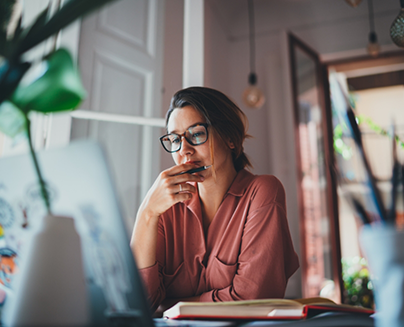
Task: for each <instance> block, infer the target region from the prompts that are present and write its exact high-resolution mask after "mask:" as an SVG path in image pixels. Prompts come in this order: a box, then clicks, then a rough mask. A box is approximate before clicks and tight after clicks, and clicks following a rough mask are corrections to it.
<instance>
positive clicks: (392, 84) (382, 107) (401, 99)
mask: <svg viewBox="0 0 404 327" xmlns="http://www.w3.org/2000/svg"><path fill="white" fill-rule="evenodd" d="M326 66H327V70H328V73H329V74H334V75H337V76H338V80H339V81H340V82H342V83H343V84H344V85H343V87H345V88H346V89H347V90H349V93H348V94H349V99H350V102H351V106H352V107H353V109H354V112H355V115H356V117H357V121H358V123H359V127H360V130H361V134H362V139H363V143H364V149H365V153H366V156H367V158H368V160H369V163H370V166H371V169H372V172H373V175H374V176H375V177H376V180H377V185H378V188H379V190H380V192H381V194H382V197H383V200H384V205H385V206H386V208H389V206H390V192H391V176H392V168H393V155H392V153H393V141H392V138H391V135H392V132H393V128H392V126H393V125H394V133H395V135H397V136H398V138H399V141H397V142H394V144H395V145H394V146H395V147H396V149H397V155H398V159H399V161H400V162H402V160H403V159H404V157H403V151H402V150H400V148H401V149H403V147H402V145H403V144H404V143H403V142H402V140H403V139H404V56H403V53H402V52H401V51H400V52H395V53H390V54H385V55H383V56H381V57H379V58H376V59H374V58H358V59H352V60H349V61H341V62H329V63H327V64H326ZM330 101H331V103H330V105H329V108H330V110H331V111H332V109H331V108H332V107H333V106H332V98H331V99H330ZM340 123H341V122H340V121H339V120H338V119H337V118H336V116H334V113H333V119H332V131H333V135H332V137H333V143H334V144H333V145H334V158H335V164H336V166H337V167H338V171H339V174H340V178H341V181H340V183H339V184H338V186H337V192H336V193H337V203H338V221H339V231H340V245H341V262H342V266H341V268H342V276H343V290H342V299H341V300H342V302H344V303H347V304H354V305H362V306H365V307H372V306H373V293H372V288H373V286H372V284H371V279H370V277H371V275H370V274H371V272H370V271H369V270H368V268H367V262H366V258H364V256H363V254H362V251H361V249H360V246H359V241H358V235H359V233H360V228H361V225H362V223H361V222H360V221H359V219H358V217H356V216H355V215H354V212H355V210H353V208H352V204H350V200H351V199H352V198H353V197H355V198H356V199H357V200H359V201H360V202H361V203H362V204H363V205H364V207H365V208H366V210H367V211H369V212H372V211H373V208H372V207H371V205H370V201H368V197H369V190H368V188H367V186H366V185H365V184H366V183H365V182H364V174H363V167H362V165H361V160H360V158H359V154H358V153H357V150H356V147H355V145H354V142H353V140H352V139H350V138H349V137H346V136H345V135H344V133H343V132H342V129H341V125H340ZM399 192H400V190H399ZM401 192H402V191H401ZM397 199H398V201H397V209H398V223H401V221H402V217H403V202H402V196H398V198H397Z"/></svg>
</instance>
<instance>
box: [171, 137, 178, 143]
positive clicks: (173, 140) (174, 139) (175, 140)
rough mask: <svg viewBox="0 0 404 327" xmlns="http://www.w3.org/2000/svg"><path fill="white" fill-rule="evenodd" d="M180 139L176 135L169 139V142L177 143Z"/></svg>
mask: <svg viewBox="0 0 404 327" xmlns="http://www.w3.org/2000/svg"><path fill="white" fill-rule="evenodd" d="M179 141H180V138H179V137H176V138H172V139H171V143H178V142H179Z"/></svg>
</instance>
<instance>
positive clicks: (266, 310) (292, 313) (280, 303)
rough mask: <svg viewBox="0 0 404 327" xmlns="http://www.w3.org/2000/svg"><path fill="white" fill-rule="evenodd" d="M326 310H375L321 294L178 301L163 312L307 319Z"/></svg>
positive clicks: (200, 316)
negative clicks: (301, 296)
mask: <svg viewBox="0 0 404 327" xmlns="http://www.w3.org/2000/svg"><path fill="white" fill-rule="evenodd" d="M324 312H349V313H357V314H366V315H370V314H372V313H374V311H373V310H370V309H365V308H362V307H357V306H352V305H344V304H336V303H335V302H333V301H331V300H329V299H326V298H321V297H315V298H307V299H298V300H287V299H264V300H248V301H232V302H178V303H177V304H176V305H174V306H173V307H171V308H170V309H168V310H166V311H165V312H164V316H165V317H168V318H173V319H187V318H189V319H248V320H261V319H305V318H310V317H313V316H315V315H317V314H320V313H324Z"/></svg>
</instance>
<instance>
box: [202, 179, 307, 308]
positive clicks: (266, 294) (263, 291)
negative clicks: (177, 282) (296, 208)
mask: <svg viewBox="0 0 404 327" xmlns="http://www.w3.org/2000/svg"><path fill="white" fill-rule="evenodd" d="M268 177H269V176H268ZM274 179H275V178H274ZM274 183H275V185H274ZM274 186H276V187H275V192H274ZM268 187H269V188H270V189H268ZM271 194H272V195H273V196H271ZM252 197H253V198H252V199H251V202H250V211H249V213H248V215H247V219H246V220H245V226H244V230H243V237H242V241H241V248H240V254H239V258H238V262H237V271H236V273H235V275H234V278H233V280H232V283H231V284H230V285H229V286H227V287H225V288H223V289H214V290H211V291H209V292H206V293H203V294H202V295H201V298H200V300H201V301H234V300H247V299H262V298H282V297H284V294H285V289H286V284H287V281H288V279H289V277H290V276H291V275H292V274H293V273H294V272H295V271H296V270H297V268H298V267H299V262H298V257H297V255H296V253H295V251H294V248H293V244H292V239H291V236H290V232H289V226H288V222H287V219H286V206H285V204H286V203H285V191H284V189H283V186H282V184H281V183H280V182H279V181H278V180H277V179H275V182H274V180H271V183H266V184H264V185H263V187H260V189H258V190H257V192H256V193H255V194H253V195H252ZM268 202H269V203H268Z"/></svg>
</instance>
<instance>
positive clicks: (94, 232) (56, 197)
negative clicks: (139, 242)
mask: <svg viewBox="0 0 404 327" xmlns="http://www.w3.org/2000/svg"><path fill="white" fill-rule="evenodd" d="M38 161H39V164H40V167H41V170H42V173H43V177H44V180H45V182H46V183H47V185H48V190H49V193H50V197H51V202H52V212H53V213H54V214H56V215H63V216H69V217H73V218H74V220H75V226H76V229H77V232H78V234H79V235H80V238H81V240H82V242H81V243H82V252H83V253H82V254H83V261H84V267H85V269H84V270H85V276H86V285H87V291H88V294H89V300H90V308H91V310H90V311H91V314H90V316H91V325H93V326H104V325H105V326H108V325H113V324H116V323H117V322H118V321H121V320H123V321H130V322H131V323H130V325H136V326H142V327H143V326H144V327H149V326H153V325H154V323H153V319H152V316H151V313H150V311H149V306H148V303H147V300H146V296H145V292H144V290H143V287H142V283H141V279H140V276H139V274H138V271H137V268H136V264H135V261H134V258H133V255H132V252H131V249H130V247H129V236H128V232H127V231H126V229H125V226H124V221H123V219H122V215H121V212H120V209H119V205H118V201H117V197H116V192H115V191H114V187H113V182H112V179H111V175H110V170H109V168H108V165H107V160H106V157H105V154H104V151H103V149H102V147H101V146H100V145H99V144H98V143H96V142H95V141H77V142H73V143H71V144H70V145H69V146H67V147H64V148H60V149H55V150H48V151H42V152H39V153H38ZM45 214H46V210H45V206H44V204H43V201H42V199H41V196H40V189H39V186H38V183H37V177H36V175H35V172H34V165H33V161H32V158H31V157H30V156H29V155H19V156H13V157H5V158H1V159H0V260H2V261H4V262H5V261H6V260H8V261H7V262H8V263H9V265H8V266H7V267H6V265H4V264H1V265H0V267H1V271H0V288H1V289H3V290H5V291H6V293H7V296H8V297H12V296H13V280H15V278H16V275H17V274H18V268H19V267H18V266H19V263H20V262H21V261H22V260H23V259H24V258H23V256H24V252H25V251H26V249H25V248H24V246H25V245H26V244H27V243H28V241H29V239H30V238H31V237H32V235H33V234H34V233H35V231H36V230H37V229H38V226H39V223H40V221H41V219H42V217H44V216H45ZM95 237H97V238H98V239H102V247H103V248H102V251H98V254H97V255H94V252H97V250H95V251H94V247H96V246H97V244H96V243H95V242H94V238H95ZM99 243H100V242H99ZM91 249H92V250H91ZM100 253H102V254H101V255H102V256H103V257H102V258H100V257H99V256H100ZM97 260H98V261H97ZM107 265H113V266H114V269H108V267H107ZM10 266H12V267H11V268H12V269H10ZM44 269H45V267H44ZM111 271H113V274H112V273H111ZM108 274H109V276H108ZM106 281H108V282H106ZM5 302H6V305H5V310H7V297H6V300H5ZM4 313H5V315H6V316H7V312H4ZM4 313H3V315H4ZM72 314H74V313H72Z"/></svg>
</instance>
